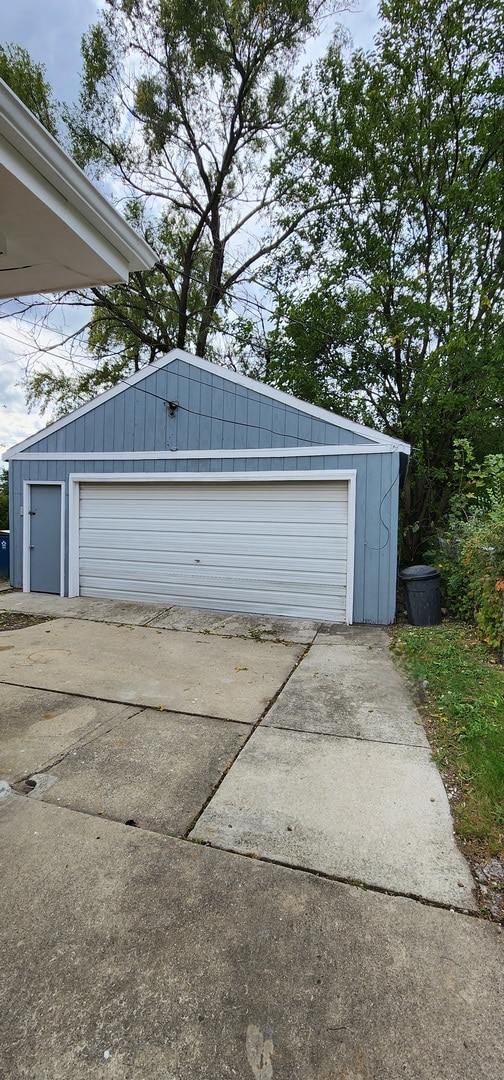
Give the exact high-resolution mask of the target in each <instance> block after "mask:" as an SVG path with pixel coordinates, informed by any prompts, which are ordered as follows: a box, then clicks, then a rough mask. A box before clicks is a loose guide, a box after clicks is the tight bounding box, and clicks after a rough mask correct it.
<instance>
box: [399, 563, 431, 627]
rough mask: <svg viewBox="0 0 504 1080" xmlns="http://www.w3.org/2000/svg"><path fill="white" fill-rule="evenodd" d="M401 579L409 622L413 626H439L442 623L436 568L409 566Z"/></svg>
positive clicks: (400, 575)
mask: <svg viewBox="0 0 504 1080" xmlns="http://www.w3.org/2000/svg"><path fill="white" fill-rule="evenodd" d="M399 577H400V579H401V581H402V583H403V585H404V595H405V599H406V610H407V613H408V622H409V623H411V624H412V626H437V624H438V623H440V622H441V594H440V591H439V578H440V574H439V570H436V568H435V566H408V567H407V568H406V570H401V572H400V574H399Z"/></svg>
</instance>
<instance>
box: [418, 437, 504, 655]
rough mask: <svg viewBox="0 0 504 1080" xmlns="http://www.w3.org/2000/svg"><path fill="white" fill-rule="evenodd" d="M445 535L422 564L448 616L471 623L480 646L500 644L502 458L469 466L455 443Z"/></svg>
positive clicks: (467, 453) (503, 624) (467, 449)
mask: <svg viewBox="0 0 504 1080" xmlns="http://www.w3.org/2000/svg"><path fill="white" fill-rule="evenodd" d="M454 469H455V474H456V475H458V479H459V483H458V488H457V490H456V491H455V493H454V495H453V496H452V499H451V501H450V513H449V518H448V525H447V529H446V531H445V533H444V534H442V535H438V537H437V539H436V543H435V545H434V547H433V548H432V549H431V551H430V552H428V553H427V556H426V558H427V559H428V560H430V561H432V562H434V563H435V565H436V566H437V567H438V569H439V571H440V574H441V591H442V595H443V600H444V603H445V605H446V607H447V608H448V611H449V612H450V614H451V615H454V616H456V617H457V618H460V619H464V620H466V621H469V620H474V621H476V623H477V625H478V626H479V628H480V630H481V631H482V634H483V637H484V639H485V641H487V642H488V643H489V644H490V645H492V646H493V647H494V648H498V649H502V648H503V643H504V454H490V455H488V456H487V457H486V458H485V459H484V460H483V462H481V463H477V462H475V461H474V453H473V451H472V447H471V446H470V444H469V443H468V442H467V440H465V439H461V440H459V441H458V443H457V445H456V453H455V466H454Z"/></svg>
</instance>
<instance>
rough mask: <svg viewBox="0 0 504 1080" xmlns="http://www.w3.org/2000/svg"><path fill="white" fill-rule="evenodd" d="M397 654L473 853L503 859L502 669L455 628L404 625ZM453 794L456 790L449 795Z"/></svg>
mask: <svg viewBox="0 0 504 1080" xmlns="http://www.w3.org/2000/svg"><path fill="white" fill-rule="evenodd" d="M393 649H394V653H395V656H396V658H397V660H398V661H399V663H400V664H401V666H402V667H403V668H404V669H405V671H406V673H407V674H408V675H409V676H410V678H412V679H413V681H414V683H415V684H416V687H417V690H418V699H419V705H420V708H421V711H422V713H423V716H424V719H425V723H426V729H427V734H428V736H429V741H430V744H431V747H432V749H433V753H434V757H435V760H436V763H437V765H438V767H439V769H440V770H441V772H442V774H443V776H444V779H445V783H446V785H447V787H448V789H449V792H450V794H452V796H453V797H452V811H453V816H454V820H455V829H456V833H457V836H458V837H459V839H460V840H461V841H462V843H463V844H464V847H465V850H466V851H467V852H468V854H474V855H476V854H487V855H493V856H496V857H497V858H500V859H501V860H502V858H503V856H504V670H503V668H502V667H501V666H500V665H499V664H498V663H497V661H496V659H495V656H494V655H493V654H492V651H491V650H490V649H489V648H488V646H486V645H485V644H483V643H482V642H481V641H479V640H478V638H477V637H476V636H475V634H474V633H473V632H471V630H470V628H468V627H467V626H465V625H461V624H457V623H448V624H445V625H443V626H435V627H412V626H408V627H401V628H399V629H398V630H397V631H396V634H395V640H394V646H393ZM450 789H451V790H450Z"/></svg>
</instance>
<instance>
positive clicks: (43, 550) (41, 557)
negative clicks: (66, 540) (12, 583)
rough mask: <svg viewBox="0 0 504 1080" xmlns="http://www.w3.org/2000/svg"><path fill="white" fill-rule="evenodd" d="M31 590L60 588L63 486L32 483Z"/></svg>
mask: <svg viewBox="0 0 504 1080" xmlns="http://www.w3.org/2000/svg"><path fill="white" fill-rule="evenodd" d="M29 514H30V592H48V593H58V594H59V592H60V585H61V487H60V486H59V484H32V488H31V503H30V511H29Z"/></svg>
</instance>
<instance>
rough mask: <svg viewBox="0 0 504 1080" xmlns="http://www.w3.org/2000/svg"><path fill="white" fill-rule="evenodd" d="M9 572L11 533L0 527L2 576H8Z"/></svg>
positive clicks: (0, 566) (0, 573)
mask: <svg viewBox="0 0 504 1080" xmlns="http://www.w3.org/2000/svg"><path fill="white" fill-rule="evenodd" d="M9 574H10V568H9V533H8V530H6V529H0V578H8V577H9Z"/></svg>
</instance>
